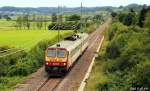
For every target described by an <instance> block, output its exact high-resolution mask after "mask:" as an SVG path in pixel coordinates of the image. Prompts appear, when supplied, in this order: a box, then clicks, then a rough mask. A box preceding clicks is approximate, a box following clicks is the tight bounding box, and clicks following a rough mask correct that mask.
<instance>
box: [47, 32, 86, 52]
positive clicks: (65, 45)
mask: <svg viewBox="0 0 150 91" xmlns="http://www.w3.org/2000/svg"><path fill="white" fill-rule="evenodd" d="M77 35H79V37H80V38H77V39H76V40H74V41H71V40H63V41H60V42H58V43H56V44H54V45H52V46H50V47H48V48H65V49H67V50H68V51H70V50H72V49H74V47H76V46H77V45H79V44H80V42H81V41H82V40H84V39H86V38H87V37H88V34H87V33H78V34H77ZM57 44H59V45H60V47H58V45H57Z"/></svg>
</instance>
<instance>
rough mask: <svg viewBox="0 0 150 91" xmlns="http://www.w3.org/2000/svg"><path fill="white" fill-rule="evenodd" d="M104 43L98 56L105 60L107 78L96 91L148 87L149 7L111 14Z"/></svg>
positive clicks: (139, 90) (131, 90)
mask: <svg viewBox="0 0 150 91" xmlns="http://www.w3.org/2000/svg"><path fill="white" fill-rule="evenodd" d="M112 17H113V23H112V25H111V27H110V28H109V30H108V32H107V34H106V35H107V41H108V45H107V47H106V49H105V51H104V53H103V55H101V56H100V58H102V59H103V60H106V61H107V65H106V68H105V73H106V74H107V76H108V79H109V80H108V81H107V82H105V83H101V84H98V88H99V89H100V91H149V90H150V79H149V77H150V27H149V26H150V6H143V9H142V10H141V11H140V12H135V11H134V9H131V10H130V12H128V13H124V12H121V13H114V12H113V13H112Z"/></svg>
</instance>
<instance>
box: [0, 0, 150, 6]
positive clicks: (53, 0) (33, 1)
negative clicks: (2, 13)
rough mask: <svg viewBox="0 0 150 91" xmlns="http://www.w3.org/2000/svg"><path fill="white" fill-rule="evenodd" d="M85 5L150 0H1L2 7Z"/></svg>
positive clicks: (123, 4)
mask: <svg viewBox="0 0 150 91" xmlns="http://www.w3.org/2000/svg"><path fill="white" fill-rule="evenodd" d="M81 2H82V3H83V6H84V7H96V6H117V7H118V6H126V5H128V4H132V3H136V4H141V5H143V4H147V5H150V0H0V7H3V6H15V7H57V6H66V7H79V6H80V3H81Z"/></svg>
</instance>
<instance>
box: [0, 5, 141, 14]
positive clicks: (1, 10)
mask: <svg viewBox="0 0 150 91" xmlns="http://www.w3.org/2000/svg"><path fill="white" fill-rule="evenodd" d="M120 8H121V9H120ZM131 8H132V9H134V10H135V11H139V10H141V9H142V6H141V5H138V4H130V5H128V6H125V7H111V6H104V7H84V8H83V12H91V13H93V12H97V11H108V12H112V11H114V10H115V11H117V10H129V9H131ZM80 11H81V9H80V7H76V8H68V7H63V9H62V12H65V13H71V14H72V13H79V12H80ZM57 12H58V8H57V7H38V8H31V7H26V8H22V7H11V6H5V7H0V14H3V15H5V14H12V15H13V14H14V15H16V14H24V13H25V14H27V13H28V14H44V15H45V14H52V13H57Z"/></svg>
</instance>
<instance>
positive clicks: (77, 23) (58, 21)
mask: <svg viewBox="0 0 150 91" xmlns="http://www.w3.org/2000/svg"><path fill="white" fill-rule="evenodd" d="M51 19H52V20H51V21H52V23H51V24H50V25H49V26H48V29H49V30H79V29H80V28H81V27H89V25H91V24H92V23H100V22H103V21H104V20H103V16H102V15H100V14H98V15H95V16H87V17H84V18H81V16H80V15H78V14H73V15H69V16H62V15H57V14H55V13H54V14H52V18H51Z"/></svg>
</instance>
